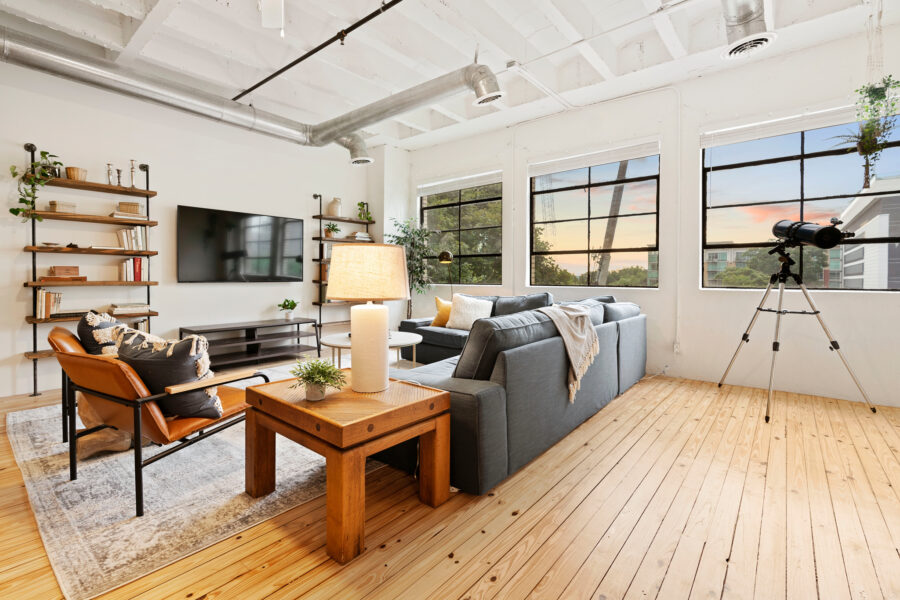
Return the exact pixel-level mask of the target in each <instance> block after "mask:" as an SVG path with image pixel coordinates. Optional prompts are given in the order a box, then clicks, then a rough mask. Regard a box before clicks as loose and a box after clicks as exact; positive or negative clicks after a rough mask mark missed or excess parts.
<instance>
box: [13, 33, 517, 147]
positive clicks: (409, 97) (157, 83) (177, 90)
mask: <svg viewBox="0 0 900 600" xmlns="http://www.w3.org/2000/svg"><path fill="white" fill-rule="evenodd" d="M0 41H2V46H0V51H2V52H0V60H2V61H3V62H7V63H10V64H14V65H18V66H21V67H27V68H30V69H36V70H38V71H42V72H44V73H49V74H50V75H56V76H59V77H64V78H66V79H70V80H72V81H77V82H79V83H86V84H89V85H92V86H94V87H98V88H100V89H104V90H108V91H114V92H118V93H120V94H124V95H126V96H131V97H132V98H138V99H141V100H149V101H151V102H156V103H158V104H162V105H165V106H169V107H172V108H177V109H179V110H183V111H185V112H189V113H192V114H195V115H200V116H203V117H207V118H210V119H213V120H216V121H221V122H223V123H228V124H230V125H235V126H237V127H241V128H244V129H249V130H252V131H257V132H259V133H264V134H266V135H270V136H273V137H277V138H280V139H285V140H289V141H291V142H296V143H298V144H302V145H304V146H324V145H325V144H329V143H332V142H335V143H338V144H340V145H341V146H344V147H345V148H347V149H348V150H349V151H350V162H351V164H367V163H370V162H372V158H371V157H370V156H369V153H368V150H367V149H366V144H365V142H364V141H363V139H362V138H361V137H360V136H359V134H358V133H356V132H357V131H358V130H359V129H361V128H363V127H365V126H367V125H372V124H374V123H377V122H379V121H382V120H384V119H387V118H390V117H393V116H396V115H399V114H401V113H403V112H406V111H408V110H411V109H413V108H417V107H419V106H423V105H425V104H429V103H431V102H434V101H435V100H438V99H440V98H444V97H446V96H450V95H452V94H454V93H456V92H458V91H459V90H460V89H463V88H466V87H468V88H471V89H472V90H473V91H474V92H475V104H487V103H489V102H493V101H495V100H497V99H499V98H500V97H501V96H502V95H503V92H502V91H501V90H500V86H499V84H498V83H497V78H496V77H495V76H494V74H493V73H492V72H491V70H490V69H489V68H488V67H486V66H484V65H478V64H474V65H469V66H467V67H464V68H462V69H459V70H457V71H454V72H452V73H448V74H447V75H443V76H441V77H438V78H436V79H432V80H431V81H428V82H425V83H423V84H420V85H417V86H415V87H412V88H410V89H408V90H405V91H402V92H398V93H396V94H394V95H392V96H389V97H388V98H385V99H384V100H380V101H378V102H373V103H372V104H369V105H368V106H365V107H363V108H360V109H357V110H354V111H351V112H349V113H347V114H345V115H342V116H340V117H337V118H334V119H331V120H329V121H325V122H323V123H320V124H318V125H308V124H306V123H300V122H297V121H292V120H290V119H286V118H284V117H280V116H278V115H276V114H273V113H269V112H266V111H262V110H257V109H255V108H253V107H252V106H248V105H245V104H241V103H239V102H235V101H233V100H228V99H225V98H219V97H218V96H215V95H213V94H209V93H207V92H203V91H200V90H196V89H193V88H190V87H187V86H183V85H179V84H175V83H171V82H168V81H163V80H161V79H157V78H152V77H147V76H144V75H139V74H137V73H135V72H133V71H131V70H129V69H125V68H122V67H120V66H118V65H116V64H114V63H111V62H109V61H102V60H97V59H93V58H88V57H84V56H76V55H73V54H70V53H68V52H67V51H65V50H63V49H61V48H59V47H55V46H51V45H49V44H46V43H44V42H42V41H40V40H36V39H34V38H31V37H28V36H24V35H21V34H18V33H13V32H11V31H9V30H8V29H6V28H0Z"/></svg>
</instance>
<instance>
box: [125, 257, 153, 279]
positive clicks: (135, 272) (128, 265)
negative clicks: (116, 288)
mask: <svg viewBox="0 0 900 600" xmlns="http://www.w3.org/2000/svg"><path fill="white" fill-rule="evenodd" d="M119 281H150V274H149V273H148V269H147V262H146V259H144V258H141V257H140V256H135V257H134V258H129V259H128V260H126V261H125V262H123V263H121V264H120V265H119Z"/></svg>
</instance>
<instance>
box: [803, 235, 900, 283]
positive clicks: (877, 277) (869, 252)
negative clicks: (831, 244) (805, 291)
mask: <svg viewBox="0 0 900 600" xmlns="http://www.w3.org/2000/svg"><path fill="white" fill-rule="evenodd" d="M803 277H804V280H805V283H806V285H807V286H809V287H811V288H812V287H815V288H834V289H846V290H887V289H900V244H897V243H887V244H865V245H864V246H862V245H857V244H844V245H843V246H838V247H837V248H832V249H831V250H819V249H818V248H808V247H804V248H803Z"/></svg>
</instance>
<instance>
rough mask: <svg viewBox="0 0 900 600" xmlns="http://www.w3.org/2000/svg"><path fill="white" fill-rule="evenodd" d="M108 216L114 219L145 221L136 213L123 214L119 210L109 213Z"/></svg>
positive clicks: (144, 217)
mask: <svg viewBox="0 0 900 600" xmlns="http://www.w3.org/2000/svg"><path fill="white" fill-rule="evenodd" d="M109 216H111V217H113V218H115V219H146V218H147V217H146V216H144V215H141V214H138V213H131V212H123V211H120V210H116V211H113V212H111V213H109Z"/></svg>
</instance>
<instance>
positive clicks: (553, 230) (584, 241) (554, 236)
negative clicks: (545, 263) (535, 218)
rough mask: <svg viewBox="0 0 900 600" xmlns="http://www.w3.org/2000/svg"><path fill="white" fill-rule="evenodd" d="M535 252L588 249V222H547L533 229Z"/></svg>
mask: <svg viewBox="0 0 900 600" xmlns="http://www.w3.org/2000/svg"><path fill="white" fill-rule="evenodd" d="M533 235H534V237H533V240H534V242H533V243H534V245H533V248H534V251H535V252H558V251H560V250H586V249H587V247H588V222H587V221H569V222H566V223H545V224H543V225H535V226H534V229H533Z"/></svg>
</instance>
